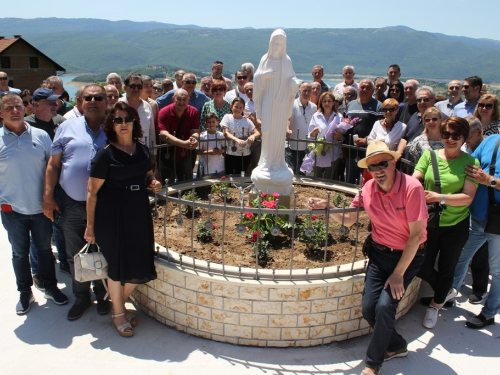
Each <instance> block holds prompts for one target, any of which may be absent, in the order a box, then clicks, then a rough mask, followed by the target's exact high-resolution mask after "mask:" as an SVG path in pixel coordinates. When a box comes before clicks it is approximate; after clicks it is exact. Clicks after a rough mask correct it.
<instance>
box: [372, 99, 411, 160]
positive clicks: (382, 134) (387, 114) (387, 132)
mask: <svg viewBox="0 0 500 375" xmlns="http://www.w3.org/2000/svg"><path fill="white" fill-rule="evenodd" d="M398 106H399V102H398V101H397V100H396V99H393V98H389V99H386V100H384V102H383V103H382V111H383V112H384V118H383V119H381V120H378V121H377V122H375V124H373V128H372V131H371V132H370V134H369V135H368V142H370V141H374V140H379V141H383V142H385V144H386V145H387V147H389V150H391V151H396V150H397V147H398V143H399V141H400V140H401V137H402V136H403V132H404V131H405V129H406V124H403V123H402V122H401V121H399V118H398V111H399V107H398Z"/></svg>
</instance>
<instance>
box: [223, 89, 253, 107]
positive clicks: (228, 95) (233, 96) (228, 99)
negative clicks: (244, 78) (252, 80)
mask: <svg viewBox="0 0 500 375" xmlns="http://www.w3.org/2000/svg"><path fill="white" fill-rule="evenodd" d="M238 96H239V97H240V98H241V99H243V100H244V101H245V103H248V101H249V100H250V98H249V97H248V96H247V94H245V93H244V92H241V91H240V90H238V87H236V88H235V89H234V90H231V91H228V92H226V95H224V100H225V101H226V102H228V103H229V104H233V100H234V99H236V98H237V97H238Z"/></svg>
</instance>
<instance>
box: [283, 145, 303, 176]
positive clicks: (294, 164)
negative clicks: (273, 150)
mask: <svg viewBox="0 0 500 375" xmlns="http://www.w3.org/2000/svg"><path fill="white" fill-rule="evenodd" d="M305 156H306V151H305V150H304V151H300V150H292V149H291V148H286V149H285V161H286V164H287V165H288V166H289V167H290V169H291V170H292V171H293V174H294V175H299V174H301V175H304V173H302V172H301V171H300V166H301V165H302V160H304V157H305Z"/></svg>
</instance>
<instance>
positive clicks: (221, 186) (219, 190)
mask: <svg viewBox="0 0 500 375" xmlns="http://www.w3.org/2000/svg"><path fill="white" fill-rule="evenodd" d="M221 180H222V182H214V183H213V184H212V185H211V187H210V192H211V193H212V194H216V195H218V196H219V197H220V198H221V199H223V198H224V190H225V189H229V183H227V182H224V181H225V180H226V176H222V177H221Z"/></svg>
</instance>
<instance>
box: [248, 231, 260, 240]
mask: <svg viewBox="0 0 500 375" xmlns="http://www.w3.org/2000/svg"><path fill="white" fill-rule="evenodd" d="M261 233H262V232H260V231H259V232H257V231H255V232H253V233H252V238H251V239H250V241H252V242H257V238H258V236H260V234H261Z"/></svg>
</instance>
